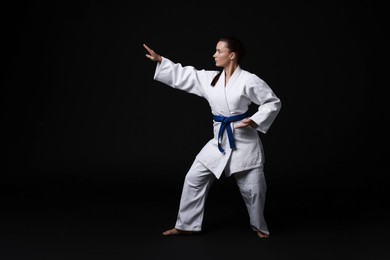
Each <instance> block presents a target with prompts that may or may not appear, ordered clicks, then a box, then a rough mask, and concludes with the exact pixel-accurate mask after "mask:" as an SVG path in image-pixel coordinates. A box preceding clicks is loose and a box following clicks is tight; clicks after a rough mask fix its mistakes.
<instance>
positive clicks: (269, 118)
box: [154, 57, 281, 179]
mask: <svg viewBox="0 0 390 260" xmlns="http://www.w3.org/2000/svg"><path fill="white" fill-rule="evenodd" d="M217 74H218V71H217V70H197V69H196V68H194V67H192V66H182V65H181V64H180V63H174V62H172V61H171V60H169V59H167V58H165V57H163V58H162V61H161V63H157V66H156V70H155V74H154V79H155V80H157V81H159V82H162V83H164V84H166V85H168V86H171V87H173V88H175V89H179V90H182V91H186V92H188V93H191V94H195V95H198V96H200V97H203V98H205V99H206V100H207V101H208V103H209V105H210V107H211V113H212V114H213V115H219V116H226V117H229V116H233V115H239V114H243V113H245V112H247V111H248V108H249V105H250V104H251V103H252V102H253V103H255V104H256V105H259V107H258V111H257V112H256V113H254V114H253V115H251V116H250V118H251V119H252V120H253V121H254V122H255V123H256V124H257V125H258V127H257V128H256V129H255V128H253V127H246V128H237V129H234V125H235V124H239V123H240V121H237V122H233V123H231V128H232V129H233V134H234V140H235V144H236V149H235V150H232V149H231V148H230V146H229V142H228V139H227V134H226V131H225V132H224V135H223V138H222V146H223V149H224V150H225V153H221V152H220V150H219V149H218V132H219V128H220V125H221V123H220V122H216V121H214V138H213V139H211V140H210V141H209V142H208V143H206V145H205V146H204V147H203V148H202V149H201V151H200V152H199V153H198V154H197V155H196V159H197V160H199V161H200V162H201V163H202V164H203V165H204V166H205V167H207V168H208V169H209V170H210V171H211V172H212V173H213V174H214V175H215V177H216V178H218V179H219V178H220V176H221V175H222V173H223V171H224V170H225V174H226V176H230V175H232V174H234V173H236V172H240V171H243V170H249V169H253V168H256V167H261V166H263V164H264V152H263V146H262V143H261V141H260V137H259V134H258V132H257V131H260V132H262V133H266V132H267V131H268V129H269V128H270V126H271V124H272V123H273V121H274V119H275V117H276V116H277V114H278V113H279V110H280V108H281V101H280V99H279V98H278V97H277V96H276V95H275V94H274V92H273V91H272V90H271V88H270V87H269V86H268V85H267V83H266V82H264V81H263V80H262V79H260V78H259V77H258V76H256V75H255V74H253V73H250V72H248V71H245V70H243V69H241V67H240V66H239V67H237V69H236V70H235V71H234V73H233V75H232V76H231V78H230V79H229V81H228V83H227V85H226V86H225V73H223V72H222V74H221V76H220V78H219V80H218V82H217V83H216V85H215V86H214V87H213V86H211V81H212V80H213V78H214V77H215V75H217Z"/></svg>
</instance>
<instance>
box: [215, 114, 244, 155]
mask: <svg viewBox="0 0 390 260" xmlns="http://www.w3.org/2000/svg"><path fill="white" fill-rule="evenodd" d="M246 117H248V114H247V113H246V112H245V113H244V114H241V115H235V116H229V117H226V116H216V115H213V118H214V120H215V121H217V122H221V126H220V128H219V133H218V149H219V151H220V152H221V153H225V150H224V149H223V148H222V146H221V141H222V134H223V131H225V129H226V132H227V135H228V138H229V144H230V148H231V149H232V150H234V149H236V144H235V143H234V137H233V131H232V128H231V127H230V123H231V122H235V121H239V120H242V119H244V118H246Z"/></svg>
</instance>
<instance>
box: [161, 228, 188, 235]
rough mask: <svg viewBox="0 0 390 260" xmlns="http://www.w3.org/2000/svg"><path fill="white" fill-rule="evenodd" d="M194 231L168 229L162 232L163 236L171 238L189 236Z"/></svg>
mask: <svg viewBox="0 0 390 260" xmlns="http://www.w3.org/2000/svg"><path fill="white" fill-rule="evenodd" d="M193 233H194V231H187V230H179V229H176V228H172V229H169V230H167V231H164V232H163V235H164V236H173V235H191V234H193Z"/></svg>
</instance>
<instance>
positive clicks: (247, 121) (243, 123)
mask: <svg viewBox="0 0 390 260" xmlns="http://www.w3.org/2000/svg"><path fill="white" fill-rule="evenodd" d="M248 126H252V127H255V128H256V127H257V126H258V125H257V124H256V123H255V122H254V121H253V120H252V119H250V118H245V119H244V120H242V121H241V122H240V124H238V125H236V126H234V128H244V127H248Z"/></svg>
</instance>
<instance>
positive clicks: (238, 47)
mask: <svg viewBox="0 0 390 260" xmlns="http://www.w3.org/2000/svg"><path fill="white" fill-rule="evenodd" d="M220 41H221V42H225V43H226V47H227V48H228V49H229V50H230V52H235V53H236V54H237V63H238V64H240V62H241V60H242V59H243V58H244V56H245V53H246V49H245V46H244V45H243V44H242V42H241V41H240V40H239V39H237V38H236V37H234V36H224V37H222V38H220V39H219V40H218V42H220ZM221 73H222V71H220V72H219V73H218V74H217V75H215V77H214V78H213V80H212V81H211V86H213V87H214V86H215V84H216V83H217V81H218V79H219V77H220V76H221Z"/></svg>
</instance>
